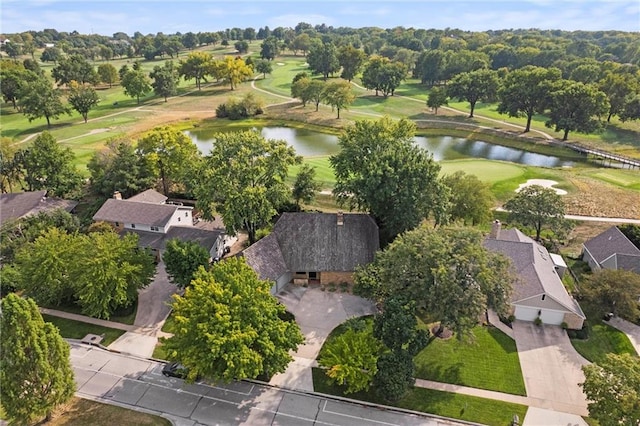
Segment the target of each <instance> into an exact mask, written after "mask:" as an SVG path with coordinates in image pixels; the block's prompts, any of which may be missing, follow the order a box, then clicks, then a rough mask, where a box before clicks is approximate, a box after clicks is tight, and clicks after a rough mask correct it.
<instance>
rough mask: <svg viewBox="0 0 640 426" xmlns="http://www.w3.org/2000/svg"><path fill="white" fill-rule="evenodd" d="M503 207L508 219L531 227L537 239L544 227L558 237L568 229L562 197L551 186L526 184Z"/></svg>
mask: <svg viewBox="0 0 640 426" xmlns="http://www.w3.org/2000/svg"><path fill="white" fill-rule="evenodd" d="M504 208H505V209H506V210H508V211H509V221H513V222H516V223H519V224H521V225H523V226H527V227H530V228H533V229H534V230H535V232H536V240H537V241H540V234H541V232H542V229H544V228H549V229H550V230H551V231H552V232H554V233H555V234H557V235H558V237H560V238H562V237H563V236H564V234H565V233H566V232H567V231H568V229H569V223H568V222H567V221H566V220H565V218H564V215H565V212H564V202H563V201H562V197H561V196H560V195H558V194H557V193H556V191H554V190H553V189H551V188H545V187H543V186H540V185H531V186H527V187H525V188H523V189H522V190H521V191H520V192H518V193H517V194H516V195H515V196H514V197H512V198H511V199H510V200H509V201H507V202H506V203H505V205H504Z"/></svg>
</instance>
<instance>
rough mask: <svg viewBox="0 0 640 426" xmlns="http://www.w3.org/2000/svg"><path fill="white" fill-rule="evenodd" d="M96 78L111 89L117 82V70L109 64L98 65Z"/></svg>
mask: <svg viewBox="0 0 640 426" xmlns="http://www.w3.org/2000/svg"><path fill="white" fill-rule="evenodd" d="M98 78H99V79H100V81H101V82H103V83H106V84H108V85H109V88H111V86H113V84H114V83H116V82H117V81H118V70H116V67H114V66H113V65H111V64H100V65H98Z"/></svg>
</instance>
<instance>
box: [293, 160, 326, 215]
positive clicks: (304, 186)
mask: <svg viewBox="0 0 640 426" xmlns="http://www.w3.org/2000/svg"><path fill="white" fill-rule="evenodd" d="M315 177H316V169H315V167H313V166H311V165H310V164H309V163H304V164H303V165H302V167H301V168H300V170H299V171H298V174H297V175H296V180H295V182H294V183H293V189H292V190H291V194H292V195H293V200H294V201H295V203H296V206H297V207H298V209H300V202H301V201H302V202H304V203H307V204H309V203H310V202H311V201H313V199H314V198H315V196H316V194H317V192H318V191H320V184H319V183H318V182H316V180H315Z"/></svg>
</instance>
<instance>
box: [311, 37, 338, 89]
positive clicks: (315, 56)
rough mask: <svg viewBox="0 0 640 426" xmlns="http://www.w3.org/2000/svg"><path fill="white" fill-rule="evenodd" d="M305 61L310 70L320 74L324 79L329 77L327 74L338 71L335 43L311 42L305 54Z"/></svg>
mask: <svg viewBox="0 0 640 426" xmlns="http://www.w3.org/2000/svg"><path fill="white" fill-rule="evenodd" d="M307 63H309V69H310V70H311V71H313V72H314V73H316V74H321V75H322V76H323V77H324V79H325V80H326V79H327V78H329V74H333V73H336V72H338V71H339V70H340V62H339V61H338V51H337V49H336V46H335V44H333V43H331V42H329V43H316V44H313V45H312V46H311V48H310V50H309V54H308V55H307Z"/></svg>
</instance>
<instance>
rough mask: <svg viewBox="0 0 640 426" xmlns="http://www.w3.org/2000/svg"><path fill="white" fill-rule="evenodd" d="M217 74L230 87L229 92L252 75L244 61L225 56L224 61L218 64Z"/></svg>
mask: <svg viewBox="0 0 640 426" xmlns="http://www.w3.org/2000/svg"><path fill="white" fill-rule="evenodd" d="M218 73H219V74H218V75H219V77H221V78H222V79H223V80H224V81H225V82H226V83H228V84H229V85H230V86H231V90H234V89H235V88H236V87H237V86H238V84H240V83H242V82H243V81H245V80H247V79H248V78H249V77H251V76H252V75H253V70H252V69H251V67H250V66H249V65H247V64H246V63H245V62H244V59H242V58H239V57H238V58H233V57H231V56H225V58H224V60H223V61H221V62H219V70H218Z"/></svg>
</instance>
